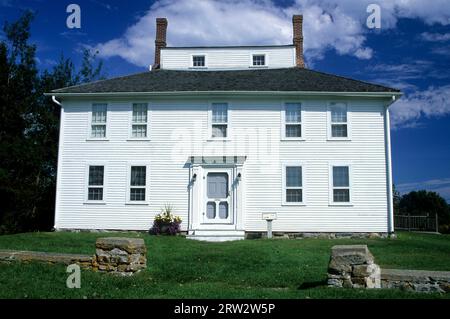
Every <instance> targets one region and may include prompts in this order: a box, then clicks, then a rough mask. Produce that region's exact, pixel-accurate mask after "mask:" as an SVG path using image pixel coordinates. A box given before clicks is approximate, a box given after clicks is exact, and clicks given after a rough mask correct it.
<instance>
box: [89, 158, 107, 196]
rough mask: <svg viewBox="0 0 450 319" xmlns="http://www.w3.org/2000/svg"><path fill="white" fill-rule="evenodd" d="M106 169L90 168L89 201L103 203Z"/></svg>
mask: <svg viewBox="0 0 450 319" xmlns="http://www.w3.org/2000/svg"><path fill="white" fill-rule="evenodd" d="M104 173H105V167H104V166H100V165H91V166H89V176H88V197H87V199H88V201H102V200H103V188H104Z"/></svg>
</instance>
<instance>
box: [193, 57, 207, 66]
mask: <svg viewBox="0 0 450 319" xmlns="http://www.w3.org/2000/svg"><path fill="white" fill-rule="evenodd" d="M192 66H193V67H204V66H205V56H204V55H194V56H192Z"/></svg>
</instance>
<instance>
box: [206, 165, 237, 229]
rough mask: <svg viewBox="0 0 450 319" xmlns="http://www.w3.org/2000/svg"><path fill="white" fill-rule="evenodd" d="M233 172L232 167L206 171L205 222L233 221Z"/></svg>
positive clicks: (221, 222) (225, 222)
mask: <svg viewBox="0 0 450 319" xmlns="http://www.w3.org/2000/svg"><path fill="white" fill-rule="evenodd" d="M232 172H233V170H232V169H207V170H206V171H205V197H204V198H205V201H204V206H203V223H205V224H230V223H232V222H233V203H232V197H233V196H232Z"/></svg>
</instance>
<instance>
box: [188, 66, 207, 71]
mask: <svg viewBox="0 0 450 319" xmlns="http://www.w3.org/2000/svg"><path fill="white" fill-rule="evenodd" d="M189 69H191V70H206V69H208V67H207V66H190V67H189Z"/></svg>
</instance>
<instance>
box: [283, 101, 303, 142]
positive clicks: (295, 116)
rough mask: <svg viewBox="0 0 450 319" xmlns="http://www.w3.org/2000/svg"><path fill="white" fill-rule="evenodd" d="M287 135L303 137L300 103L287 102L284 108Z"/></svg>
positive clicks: (289, 136)
mask: <svg viewBox="0 0 450 319" xmlns="http://www.w3.org/2000/svg"><path fill="white" fill-rule="evenodd" d="M284 119H285V123H284V125H285V127H284V129H285V137H286V138H300V137H302V106H301V104H300V103H286V104H285V109H284Z"/></svg>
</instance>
